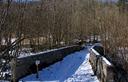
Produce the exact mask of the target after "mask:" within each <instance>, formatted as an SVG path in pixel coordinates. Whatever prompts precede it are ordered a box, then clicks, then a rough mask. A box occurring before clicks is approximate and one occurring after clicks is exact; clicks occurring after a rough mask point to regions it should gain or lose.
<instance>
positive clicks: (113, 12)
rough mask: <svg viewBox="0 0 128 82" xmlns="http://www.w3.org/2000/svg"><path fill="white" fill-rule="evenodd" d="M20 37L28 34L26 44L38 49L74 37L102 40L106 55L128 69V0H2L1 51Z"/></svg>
mask: <svg viewBox="0 0 128 82" xmlns="http://www.w3.org/2000/svg"><path fill="white" fill-rule="evenodd" d="M92 37H93V38H92ZM18 38H25V39H24V40H23V41H22V42H21V45H22V46H23V47H28V46H29V47H31V48H35V49H36V50H45V49H51V48H56V47H61V46H66V45H71V44H73V41H74V40H82V41H83V40H87V39H89V40H90V41H94V40H100V41H101V43H102V44H103V45H104V48H105V51H104V53H105V55H106V56H107V57H108V58H110V59H111V60H112V61H114V62H119V63H120V64H121V65H123V68H124V69H127V68H128V1H127V0H119V1H118V2H117V3H114V2H112V1H111V0H108V2H102V0H41V1H27V0H24V1H22V0H17V1H13V0H7V1H1V2H0V46H1V47H0V49H1V50H0V51H3V50H4V49H5V48H6V47H7V46H8V45H10V44H11V40H12V39H18ZM119 60H120V61H119ZM119 63H118V65H119ZM127 70H128V69H127Z"/></svg>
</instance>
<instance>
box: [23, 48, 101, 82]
mask: <svg viewBox="0 0 128 82" xmlns="http://www.w3.org/2000/svg"><path fill="white" fill-rule="evenodd" d="M88 58H89V53H88V50H87V49H84V50H81V51H79V52H75V53H73V54H71V55H69V56H67V57H65V58H64V59H63V60H62V61H60V62H57V63H55V64H54V65H51V66H49V67H47V68H45V69H43V70H42V71H40V72H39V78H38V79H36V75H35V74H32V75H30V76H27V77H25V78H23V79H22V81H23V82H34V81H35V82H99V81H98V79H97V77H96V76H92V75H93V71H92V69H91V65H90V63H89V61H88Z"/></svg>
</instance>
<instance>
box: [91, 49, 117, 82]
mask: <svg viewBox="0 0 128 82" xmlns="http://www.w3.org/2000/svg"><path fill="white" fill-rule="evenodd" d="M89 61H90V63H91V65H92V69H93V71H94V75H97V77H98V79H99V81H100V82H115V81H114V66H113V65H112V64H111V63H110V62H109V61H108V60H107V59H106V58H105V57H103V56H101V55H100V54H98V53H97V52H96V51H94V49H93V50H92V49H91V50H90V59H89Z"/></svg>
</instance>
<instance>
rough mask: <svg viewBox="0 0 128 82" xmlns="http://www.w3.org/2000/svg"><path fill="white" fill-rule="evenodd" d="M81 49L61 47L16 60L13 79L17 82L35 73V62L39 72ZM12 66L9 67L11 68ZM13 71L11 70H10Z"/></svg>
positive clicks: (75, 46) (79, 47)
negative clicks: (37, 62)
mask: <svg viewBox="0 0 128 82" xmlns="http://www.w3.org/2000/svg"><path fill="white" fill-rule="evenodd" d="M81 49H82V47H81V46H78V45H74V46H68V47H63V48H59V49H53V50H50V51H47V52H42V53H38V54H36V55H31V56H28V57H22V58H18V59H17V60H16V61H17V62H16V68H15V79H16V81H18V80H19V79H20V78H22V77H25V76H27V75H29V74H32V73H36V65H35V62H36V61H37V60H38V61H40V64H39V70H41V69H42V68H44V67H47V66H49V65H51V64H53V63H55V62H57V61H60V60H62V59H63V58H64V57H65V56H67V55H69V54H70V53H73V52H75V51H79V50H81ZM13 65H14V64H12V66H11V67H13ZM12 70H13V69H12Z"/></svg>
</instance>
